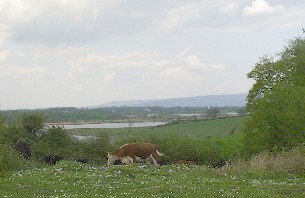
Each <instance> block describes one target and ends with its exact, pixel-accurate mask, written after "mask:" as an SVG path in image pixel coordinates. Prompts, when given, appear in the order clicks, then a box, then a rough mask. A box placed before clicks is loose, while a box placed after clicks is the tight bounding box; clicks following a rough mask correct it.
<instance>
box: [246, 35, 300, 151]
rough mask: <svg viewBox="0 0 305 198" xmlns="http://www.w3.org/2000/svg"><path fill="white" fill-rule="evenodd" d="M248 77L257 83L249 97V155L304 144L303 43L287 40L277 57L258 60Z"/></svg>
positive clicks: (247, 136)
mask: <svg viewBox="0 0 305 198" xmlns="http://www.w3.org/2000/svg"><path fill="white" fill-rule="evenodd" d="M248 78H252V79H254V80H255V81H256V82H255V84H254V85H253V87H252V89H251V90H250V91H249V94H248V103H247V110H248V112H250V114H251V116H250V118H249V119H248V121H247V123H246V126H245V143H246V144H245V145H246V148H247V149H248V152H249V153H250V154H251V153H256V152H259V151H262V150H278V149H282V148H287V147H288V148H290V147H293V146H296V145H298V144H300V143H301V142H304V141H305V126H304V123H305V116H304V112H305V100H304V98H305V40H304V39H303V38H295V39H294V40H291V41H289V43H288V45H287V46H285V48H284V50H283V51H282V52H281V53H279V54H278V56H277V58H273V57H270V58H268V57H266V56H265V57H263V58H261V59H260V61H259V62H258V63H257V64H256V65H255V68H254V69H253V70H252V71H251V72H250V73H249V74H248Z"/></svg>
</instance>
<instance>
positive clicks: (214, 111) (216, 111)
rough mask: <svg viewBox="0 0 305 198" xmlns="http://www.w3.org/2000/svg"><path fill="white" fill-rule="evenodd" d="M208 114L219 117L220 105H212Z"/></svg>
mask: <svg viewBox="0 0 305 198" xmlns="http://www.w3.org/2000/svg"><path fill="white" fill-rule="evenodd" d="M206 114H207V117H208V118H217V117H218V116H219V114H220V110H219V108H218V107H210V108H208V110H207V113H206Z"/></svg>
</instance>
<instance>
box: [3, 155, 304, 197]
mask: <svg viewBox="0 0 305 198" xmlns="http://www.w3.org/2000/svg"><path fill="white" fill-rule="evenodd" d="M304 186H305V178H304V177H303V178H302V177H296V176H293V175H290V174H287V173H282V174H279V173H277V174H275V173H272V172H269V171H265V172H259V173H255V172H243V173H239V174H236V172H235V173H230V172H225V171H221V170H215V169H212V168H209V167H206V166H198V165H197V166H196V165H195V166H192V165H167V166H160V167H155V166H153V165H147V164H132V165H125V166H91V165H84V164H80V163H77V162H71V161H61V162H59V163H57V164H56V165H55V166H52V167H45V168H39V169H30V170H26V171H18V172H14V173H13V174H11V175H9V176H7V177H5V178H4V179H0V197H294V198H296V197H304V196H305V188H304Z"/></svg>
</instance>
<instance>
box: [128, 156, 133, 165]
mask: <svg viewBox="0 0 305 198" xmlns="http://www.w3.org/2000/svg"><path fill="white" fill-rule="evenodd" d="M127 159H128V160H129V161H130V163H131V164H133V159H132V158H131V157H129V156H127Z"/></svg>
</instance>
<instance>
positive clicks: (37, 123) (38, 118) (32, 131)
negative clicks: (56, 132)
mask: <svg viewBox="0 0 305 198" xmlns="http://www.w3.org/2000/svg"><path fill="white" fill-rule="evenodd" d="M45 122H46V118H45V116H44V115H43V114H41V113H38V112H27V113H24V114H23V115H22V119H21V126H22V128H23V130H24V132H26V133H27V134H28V135H29V136H31V137H33V138H35V137H39V136H41V135H42V134H43V132H44V126H45Z"/></svg>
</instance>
